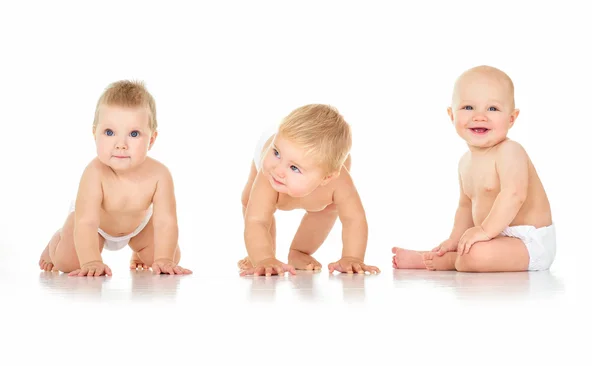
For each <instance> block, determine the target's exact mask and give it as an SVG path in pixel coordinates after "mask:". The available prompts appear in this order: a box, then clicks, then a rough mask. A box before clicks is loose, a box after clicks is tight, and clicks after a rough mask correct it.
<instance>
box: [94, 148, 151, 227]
mask: <svg viewBox="0 0 600 366" xmlns="http://www.w3.org/2000/svg"><path fill="white" fill-rule="evenodd" d="M161 167H162V166H161V164H160V163H158V162H157V161H155V160H154V159H151V158H146V161H145V162H144V163H143V164H142V165H141V166H140V167H139V168H138V169H136V171H135V172H130V173H128V174H127V175H120V174H115V172H113V171H112V170H111V169H110V168H108V167H106V166H104V167H103V168H102V170H101V171H102V174H101V185H102V192H103V199H102V204H101V209H100V229H102V230H103V231H105V232H106V233H107V234H109V235H112V236H123V235H128V234H130V233H131V232H133V231H134V230H135V229H136V228H137V227H138V225H140V223H141V222H142V221H143V220H144V217H145V216H146V214H147V211H148V209H149V208H150V205H151V204H152V199H153V197H154V193H155V191H156V186H157V182H158V179H159V172H160V169H161Z"/></svg>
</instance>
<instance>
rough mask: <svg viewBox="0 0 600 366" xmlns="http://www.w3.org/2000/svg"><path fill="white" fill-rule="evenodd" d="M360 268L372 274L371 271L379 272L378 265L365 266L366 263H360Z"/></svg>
mask: <svg viewBox="0 0 600 366" xmlns="http://www.w3.org/2000/svg"><path fill="white" fill-rule="evenodd" d="M362 269H363V271H365V272H369V273H371V274H373V273H380V272H381V271H380V270H379V268H378V267H376V266H367V265H366V264H363V265H362Z"/></svg>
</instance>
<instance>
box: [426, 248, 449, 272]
mask: <svg viewBox="0 0 600 366" xmlns="http://www.w3.org/2000/svg"><path fill="white" fill-rule="evenodd" d="M423 264H424V265H425V268H427V269H428V270H430V271H452V270H455V269H456V268H455V267H454V261H453V258H452V256H451V255H447V254H446V255H443V256H441V257H440V256H439V255H437V253H434V252H424V253H423Z"/></svg>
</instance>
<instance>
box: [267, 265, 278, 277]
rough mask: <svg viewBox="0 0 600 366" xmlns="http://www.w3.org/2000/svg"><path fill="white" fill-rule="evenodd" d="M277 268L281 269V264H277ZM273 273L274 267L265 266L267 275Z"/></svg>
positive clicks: (269, 275)
mask: <svg viewBox="0 0 600 366" xmlns="http://www.w3.org/2000/svg"><path fill="white" fill-rule="evenodd" d="M275 268H276V269H277V270H280V269H281V267H279V266H275ZM272 274H273V267H265V276H267V277H271V275H272Z"/></svg>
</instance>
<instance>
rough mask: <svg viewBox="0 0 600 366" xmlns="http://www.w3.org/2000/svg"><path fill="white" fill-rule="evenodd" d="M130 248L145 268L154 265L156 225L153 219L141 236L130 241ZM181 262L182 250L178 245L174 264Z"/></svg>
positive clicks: (138, 235) (141, 232)
mask: <svg viewBox="0 0 600 366" xmlns="http://www.w3.org/2000/svg"><path fill="white" fill-rule="evenodd" d="M129 247H130V248H131V250H133V254H134V255H137V258H138V260H139V262H141V263H142V265H143V266H146V267H152V264H153V263H154V223H153V222H152V219H150V221H148V224H147V225H146V227H145V228H144V229H143V230H142V231H140V233H139V234H137V235H136V236H134V237H133V238H131V240H129ZM180 260H181V250H180V249H179V245H178V246H177V248H176V249H175V255H174V257H173V262H175V264H179V261H180Z"/></svg>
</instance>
